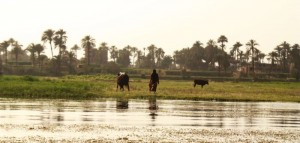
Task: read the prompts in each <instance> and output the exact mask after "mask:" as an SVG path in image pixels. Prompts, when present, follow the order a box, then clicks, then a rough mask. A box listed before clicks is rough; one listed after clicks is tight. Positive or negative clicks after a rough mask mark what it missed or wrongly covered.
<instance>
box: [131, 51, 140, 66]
mask: <svg viewBox="0 0 300 143" xmlns="http://www.w3.org/2000/svg"><path fill="white" fill-rule="evenodd" d="M137 51H138V49H137V48H136V47H131V50H130V52H131V54H132V65H133V66H135V61H134V60H135V57H136V56H137Z"/></svg>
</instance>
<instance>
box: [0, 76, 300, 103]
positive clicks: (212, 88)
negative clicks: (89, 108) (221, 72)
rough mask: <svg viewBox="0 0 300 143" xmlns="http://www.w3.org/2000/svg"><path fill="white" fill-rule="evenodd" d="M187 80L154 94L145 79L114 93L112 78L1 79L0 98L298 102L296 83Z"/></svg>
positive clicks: (171, 83)
mask: <svg viewBox="0 0 300 143" xmlns="http://www.w3.org/2000/svg"><path fill="white" fill-rule="evenodd" d="M192 84H193V83H192V81H191V80H180V81H179V80H178V81H177V80H161V82H160V84H159V86H158V93H157V94H156V95H154V93H150V92H149V91H148V79H140V78H131V82H130V89H131V91H130V92H128V91H127V90H125V91H123V92H122V91H117V92H116V82H115V75H81V76H64V77H60V78H57V77H34V76H1V77H0V97H1V98H3V97H5V98H6V97H9V98H33V99H35V98H49V99H53V98H55V99H96V98H120V97H124V98H131V99H132V98H136V99H147V98H149V97H150V96H156V97H157V98H158V99H182V100H214V101H283V102H300V95H299V93H300V88H299V87H300V83H299V82H210V83H209V85H205V86H204V87H203V88H201V86H197V87H196V88H194V87H193V86H192Z"/></svg>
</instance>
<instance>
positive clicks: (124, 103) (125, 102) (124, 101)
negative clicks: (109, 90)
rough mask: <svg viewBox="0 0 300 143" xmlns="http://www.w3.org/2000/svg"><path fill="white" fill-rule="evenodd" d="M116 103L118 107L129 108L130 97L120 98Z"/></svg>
mask: <svg viewBox="0 0 300 143" xmlns="http://www.w3.org/2000/svg"><path fill="white" fill-rule="evenodd" d="M116 104H117V105H116V107H117V109H128V99H125V98H118V99H117V101H116Z"/></svg>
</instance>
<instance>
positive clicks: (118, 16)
mask: <svg viewBox="0 0 300 143" xmlns="http://www.w3.org/2000/svg"><path fill="white" fill-rule="evenodd" d="M0 4H1V6H2V7H1V9H0V16H1V18H2V22H1V26H0V42H3V41H4V40H8V39H9V38H14V39H15V40H17V41H19V43H21V44H22V45H23V49H25V48H26V47H27V46H28V45H29V44H30V43H42V42H41V36H42V33H43V32H44V31H45V30H47V29H53V30H59V29H63V30H65V31H66V32H67V34H66V35H67V36H68V40H67V47H68V49H70V48H71V47H72V46H73V45H75V44H78V45H81V39H82V38H83V37H84V36H86V35H90V36H92V37H93V38H94V39H95V40H96V46H97V47H99V45H100V43H102V42H106V43H107V44H108V46H113V45H115V46H116V47H117V48H118V49H121V48H124V47H126V46H127V45H130V46H133V47H137V48H138V49H140V50H142V49H143V48H146V47H148V46H150V45H151V44H154V45H156V46H157V47H159V48H163V49H164V51H165V52H166V55H173V52H174V51H175V50H181V49H183V48H187V47H191V46H192V45H193V43H195V42H196V41H200V42H201V43H203V44H204V45H206V42H207V41H208V40H210V39H213V40H214V41H217V39H218V37H220V35H225V36H226V37H227V38H228V43H226V51H227V52H228V51H229V50H230V49H231V47H232V45H233V44H234V43H236V42H238V41H239V42H241V43H242V44H243V45H245V43H246V42H248V41H249V40H250V39H254V40H256V41H257V42H258V43H259V46H258V47H257V48H258V49H260V50H261V51H262V52H263V53H265V54H268V53H269V52H271V51H273V49H274V48H275V47H276V46H277V45H279V44H281V43H282V42H283V41H287V42H288V43H290V44H291V45H293V44H295V43H300V39H299V38H300V26H299V25H300V9H299V5H300V1H298V0H288V1H286V0H242V1H241V0H185V1H183V0H163V1H159V0H143V1H140V0H126V1H125V0H84V1H83V0H74V1H67V0H63V1H62V0H25V1H24V0H2V1H0ZM46 48H47V49H46V50H45V51H46V54H47V55H48V56H49V57H50V48H49V46H48V45H46ZM241 49H242V50H244V51H245V46H243V47H241ZM55 51H56V52H55V53H57V50H55ZM79 54H80V57H82V55H83V52H82V51H81V53H79Z"/></svg>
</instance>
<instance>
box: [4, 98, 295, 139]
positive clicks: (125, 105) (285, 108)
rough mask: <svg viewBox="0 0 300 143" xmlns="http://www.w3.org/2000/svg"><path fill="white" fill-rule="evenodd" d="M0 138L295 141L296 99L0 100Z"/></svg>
mask: <svg viewBox="0 0 300 143" xmlns="http://www.w3.org/2000/svg"><path fill="white" fill-rule="evenodd" d="M0 142H300V104H299V103H281V102H209V101H184V100H156V99H155V98H149V99H148V100H126V99H99V100H96V101H66V100H34V101H33V100H20V99H0Z"/></svg>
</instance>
